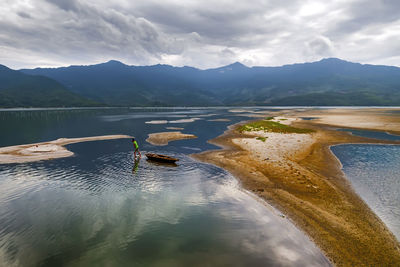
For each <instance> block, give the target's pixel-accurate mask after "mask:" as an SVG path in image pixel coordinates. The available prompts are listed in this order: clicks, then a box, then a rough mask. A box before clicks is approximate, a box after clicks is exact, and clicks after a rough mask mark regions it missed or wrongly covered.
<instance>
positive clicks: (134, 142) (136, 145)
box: [132, 138, 142, 159]
mask: <svg viewBox="0 0 400 267" xmlns="http://www.w3.org/2000/svg"><path fill="white" fill-rule="evenodd" d="M132 143H133V147H134V149H135V152H134V154H133V155H134V156H135V159H136V152H137V153H139V158H141V157H142V154H141V153H140V151H139V145H138V143H137V141H136V140H135V138H132Z"/></svg>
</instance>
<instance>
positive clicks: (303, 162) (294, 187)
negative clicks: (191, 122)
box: [193, 111, 400, 266]
mask: <svg viewBox="0 0 400 267" xmlns="http://www.w3.org/2000/svg"><path fill="white" fill-rule="evenodd" d="M290 112H292V113H293V111H290ZM353 114H354V112H353ZM370 116H371V114H370ZM288 121H291V123H292V124H293V125H294V126H298V127H302V128H312V129H314V130H316V132H315V133H312V134H280V133H265V132H251V133H239V131H237V128H238V127H239V125H234V126H231V127H230V129H229V130H228V131H226V132H225V133H224V134H223V135H222V136H220V137H218V138H216V139H214V140H211V141H210V142H211V143H213V144H216V145H218V146H220V147H222V149H221V150H214V151H208V152H203V153H200V154H196V155H193V157H195V158H197V159H199V160H201V161H204V162H208V163H211V164H214V165H217V166H219V167H222V168H225V169H226V170H228V171H230V172H231V173H232V174H233V175H235V176H236V177H237V178H239V179H240V181H241V182H242V185H243V187H244V188H245V189H247V190H250V191H252V192H253V193H255V194H256V195H258V196H259V197H260V198H262V199H264V200H265V201H266V202H268V203H269V204H272V205H273V206H275V207H276V208H277V209H279V210H280V211H281V212H282V213H283V214H285V215H286V216H288V217H289V218H290V219H291V220H292V221H293V222H294V223H295V224H296V225H297V226H298V227H299V228H300V229H302V230H303V231H304V232H305V233H307V234H308V236H310V238H311V239H313V240H314V242H315V243H316V244H317V245H318V246H319V247H320V248H321V250H322V251H323V252H324V253H325V254H326V256H327V257H328V258H329V259H330V260H331V262H332V264H334V265H336V266H400V245H399V243H398V241H397V240H396V238H395V237H394V235H393V234H392V233H391V232H390V231H389V230H388V229H387V227H386V226H385V225H384V223H383V222H382V221H381V220H380V219H379V218H378V217H377V216H376V215H375V214H374V213H373V212H372V211H371V210H370V208H369V207H368V206H367V205H366V204H365V203H364V202H363V201H362V199H361V198H360V197H359V196H358V195H357V194H356V193H355V192H354V190H353V189H352V187H351V186H350V184H349V182H348V180H347V179H346V177H345V176H344V174H343V172H342V171H341V165H340V162H338V160H337V159H336V157H335V156H334V155H333V153H332V152H331V151H330V149H329V147H330V146H331V145H335V144H341V143H372V142H378V143H386V144H392V143H395V144H400V142H390V141H376V140H373V139H368V138H361V137H355V136H352V135H350V134H348V133H346V132H340V131H334V130H332V129H331V128H330V127H325V126H322V125H319V124H316V123H312V122H310V121H300V119H290V120H288ZM257 137H264V138H265V139H263V138H259V139H257ZM263 140H264V141H263Z"/></svg>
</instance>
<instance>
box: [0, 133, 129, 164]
mask: <svg viewBox="0 0 400 267" xmlns="http://www.w3.org/2000/svg"><path fill="white" fill-rule="evenodd" d="M122 138H132V137H131V136H129V135H102V136H91V137H80V138H59V139H57V140H54V141H49V142H41V143H34V144H25V145H16V146H7V147H1V148H0V164H10V163H24V162H33V161H39V160H49V159H56V158H65V157H70V156H73V155H74V153H73V152H71V151H69V150H68V149H66V148H65V147H64V146H65V145H69V144H74V143H81V142H89V141H100V140H111V139H122Z"/></svg>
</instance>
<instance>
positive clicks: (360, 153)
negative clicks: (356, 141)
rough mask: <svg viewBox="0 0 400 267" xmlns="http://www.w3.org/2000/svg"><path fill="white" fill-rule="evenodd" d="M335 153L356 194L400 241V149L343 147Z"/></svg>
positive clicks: (336, 149) (375, 146) (383, 146)
mask: <svg viewBox="0 0 400 267" xmlns="http://www.w3.org/2000/svg"><path fill="white" fill-rule="evenodd" d="M332 151H333V152H334V153H335V155H336V156H337V157H338V158H339V159H340V161H341V162H342V165H343V171H344V173H345V174H346V176H347V178H348V179H349V180H350V181H351V183H352V185H353V187H354V189H355V191H356V192H357V193H358V194H359V195H360V196H361V197H362V199H363V200H364V201H365V202H366V203H367V204H368V206H370V207H371V209H372V210H373V211H374V212H375V213H376V214H377V215H378V216H379V217H380V218H381V219H382V221H383V222H384V223H385V224H386V225H387V226H388V228H389V229H390V230H391V231H392V232H393V233H394V234H395V235H396V237H397V239H398V240H400V194H399V192H400V146H394V145H339V146H334V147H332Z"/></svg>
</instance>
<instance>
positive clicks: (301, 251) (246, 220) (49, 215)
mask: <svg viewBox="0 0 400 267" xmlns="http://www.w3.org/2000/svg"><path fill="white" fill-rule="evenodd" d="M202 111H204V112H207V110H202ZM63 112H64V111H63ZM90 112H93V113H91V114H87V113H85V115H83V116H80V115H82V114H80V115H79V116H75V115H71V116H70V115H66V116H65V117H62V119H60V120H47V119H46V120H45V122H41V124H40V125H45V126H46V127H42V128H38V129H35V130H34V132H35V133H36V135H35V137H36V139H35V140H36V141H37V140H38V139H42V138H47V137H48V138H50V139H56V138H58V137H63V136H64V135H67V136H68V135H69V136H74V135H77V136H82V135H83V134H82V133H85V132H87V133H92V134H88V135H102V134H108V133H115V132H116V133H125V134H132V133H133V134H134V135H135V136H137V139H138V141H139V145H140V146H141V150H142V154H144V153H146V152H150V151H152V152H158V153H162V154H167V155H170V156H173V157H177V158H179V159H180V161H179V162H178V165H177V166H171V165H163V164H154V163H152V162H149V161H147V160H145V159H144V158H142V159H141V160H137V161H134V159H133V152H132V151H131V143H130V140H124V139H121V140H108V141H95V142H87V143H80V144H73V145H69V146H68V149H70V150H72V151H73V152H74V153H75V156H74V157H70V158H63V159H57V160H51V161H41V162H34V163H26V164H10V165H0V262H1V263H4V264H5V265H6V266H12V265H17V266H37V265H39V266H136V265H139V266H188V265H196V266H199V265H210V266H221V265H224V266H328V265H329V263H328V262H327V260H326V258H325V257H324V256H323V255H322V253H321V252H320V251H319V249H317V248H316V247H315V246H314V244H312V242H310V241H309V239H308V238H307V237H306V236H305V235H304V234H303V233H301V232H300V231H299V230H298V229H296V228H295V227H294V226H293V225H292V224H291V223H289V222H288V221H287V220H286V219H284V218H281V217H280V216H279V215H278V214H277V212H276V211H274V210H273V209H272V208H267V207H266V206H264V205H263V204H261V203H260V202H258V201H257V200H256V199H255V198H253V197H251V196H250V195H248V194H247V193H245V192H244V191H242V190H241V189H240V186H239V185H238V182H237V181H236V180H235V179H234V178H233V177H232V176H231V175H229V174H228V173H226V172H225V171H223V170H222V169H220V168H217V167H214V166H211V165H207V164H202V163H199V162H197V161H194V160H193V159H191V158H190V157H189V156H188V155H186V154H185V153H192V152H193V149H196V151H197V150H198V149H200V150H204V149H208V148H209V146H211V145H209V144H207V143H206V141H207V140H208V139H210V138H212V137H215V136H217V135H219V134H221V133H222V132H223V131H224V130H225V129H226V126H227V125H228V124H230V123H232V122H227V123H221V122H206V121H205V120H198V121H195V122H193V123H189V124H187V126H184V127H186V128H185V130H187V132H188V133H194V134H196V135H197V136H199V138H198V139H192V140H182V141H175V142H172V143H171V145H169V146H166V147H162V150H160V148H159V147H154V146H152V145H150V144H146V143H145V142H144V138H145V137H146V136H147V134H148V133H150V132H154V131H159V130H160V129H163V130H165V128H163V127H162V126H159V125H147V124H145V121H146V120H147V118H130V119H123V120H114V121H112V120H104V116H108V115H110V116H114V115H117V116H119V115H126V113H132V112H138V113H140V112H144V111H142V110H133V111H132V110H128V111H123V112H122V111H120V112H121V114H115V112H116V111H115V110H113V111H112V112H111V114H105V113H106V112H103V111H101V112H97V111H90ZM148 112H150V111H148ZM151 112H154V111H151ZM156 112H160V111H156ZM168 112H171V110H168ZM209 112H211V110H210V111H209ZM212 112H213V113H216V112H218V116H219V117H220V118H225V117H229V115H228V114H227V112H226V111H225V110H218V111H215V110H212ZM58 115H59V114H58ZM58 115H57V116H58ZM149 115H150V114H149ZM181 115H185V114H181ZM48 116H49V117H51V116H52V115H48ZM157 116H159V115H157ZM3 118H4V117H3ZM11 118H12V116H11V117H8V120H10V119H11ZM231 119H232V120H235V119H234V118H233V117H232V118H231ZM34 120H36V121H38V122H40V121H41V120H40V119H39V118H36V119H34ZM74 122H75V124H74ZM32 125H34V124H29V126H28V128H26V129H25V130H26V131H28V132H29V127H31V126H32ZM182 126H183V125H182ZM13 127H14V128H15V127H16V126H15V125H14V126H13ZM19 127H22V126H19ZM32 127H33V126H32ZM61 129H63V130H64V131H60V130H61ZM1 136H6V134H4V133H0V137H1ZM7 138H8V140H9V141H8V142H10V143H13V142H18V143H19V142H20V141H21V139H24V138H25V137H24V136H22V135H18V134H17V135H15V136H8V135H7ZM3 142H4V141H3ZM4 143H5V142H4Z"/></svg>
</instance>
